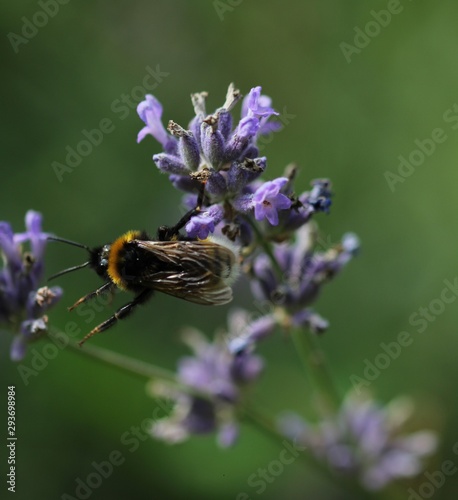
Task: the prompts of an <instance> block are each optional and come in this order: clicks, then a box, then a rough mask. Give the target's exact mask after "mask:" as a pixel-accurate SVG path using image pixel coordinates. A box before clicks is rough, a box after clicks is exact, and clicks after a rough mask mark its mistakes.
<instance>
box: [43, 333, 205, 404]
mask: <svg viewBox="0 0 458 500" xmlns="http://www.w3.org/2000/svg"><path fill="white" fill-rule="evenodd" d="M50 336H52V335H50ZM67 347H68V348H70V349H71V350H72V351H73V352H75V353H77V354H79V355H81V356H85V357H89V358H92V359H96V360H97V361H101V362H102V363H104V364H106V365H108V366H111V367H112V368H116V369H118V370H121V371H122V372H124V373H128V374H129V375H135V376H137V377H141V378H147V379H152V380H159V381H162V382H169V383H170V384H173V385H174V386H175V387H177V388H178V389H181V390H183V391H184V392H187V393H188V394H192V395H194V396H197V397H200V398H203V399H211V398H210V396H209V395H208V394H207V393H205V392H203V391H199V390H197V389H196V388H195V387H190V386H189V385H186V384H183V383H182V382H180V381H179V380H178V379H177V377H176V375H175V373H173V372H171V371H169V370H166V369H165V368H161V367H159V366H156V365H152V364H150V363H146V362H144V361H141V360H139V359H134V358H129V357H128V356H124V355H123V354H118V353H116V352H113V351H110V350H108V349H104V348H102V347H98V346H95V345H90V344H87V343H86V344H84V347H80V346H79V345H78V344H77V343H76V342H73V341H69V343H68V344H67Z"/></svg>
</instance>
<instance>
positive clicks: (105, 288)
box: [68, 281, 116, 311]
mask: <svg viewBox="0 0 458 500" xmlns="http://www.w3.org/2000/svg"><path fill="white" fill-rule="evenodd" d="M115 288H116V285H115V284H114V283H112V282H111V281H108V282H107V283H105V284H104V285H102V286H101V287H100V288H97V290H94V291H93V292H91V293H88V294H87V295H85V296H84V297H81V298H80V299H79V300H77V301H76V302H75V303H74V304H73V305H72V306H71V307H69V308H68V310H69V311H72V310H73V309H75V307H78V306H79V305H80V304H83V302H87V301H88V300H91V299H93V298H94V297H97V296H98V295H101V294H102V293H107V292H110V293H113V292H114V291H115Z"/></svg>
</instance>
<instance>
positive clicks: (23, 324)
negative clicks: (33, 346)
mask: <svg viewBox="0 0 458 500" xmlns="http://www.w3.org/2000/svg"><path fill="white" fill-rule="evenodd" d="M41 221H42V217H41V214H39V213H38V212H34V211H33V210H29V211H28V212H27V214H26V217H25V224H26V231H25V232H24V233H16V234H15V233H13V229H12V227H11V226H10V224H9V223H8V222H0V251H1V254H2V256H3V268H2V269H1V270H0V325H3V328H4V329H6V330H9V331H11V332H12V333H13V335H14V338H13V342H12V344H11V351H10V357H11V359H12V360H14V361H20V360H21V359H22V358H23V357H24V356H25V353H26V349H27V344H28V343H30V342H34V341H36V340H38V339H39V338H41V337H43V335H45V334H46V333H47V331H48V316H47V315H46V312H47V311H48V310H49V309H50V308H51V307H52V306H53V305H54V304H56V302H57V301H58V300H59V299H60V297H61V296H62V290H61V288H59V287H57V286H55V287H51V288H48V287H46V286H44V287H41V288H40V287H39V284H40V282H41V279H42V277H43V270H44V252H45V247H46V238H47V236H48V235H47V234H46V233H44V232H43V231H42V230H41ZM24 243H28V245H29V250H25V249H24V248H23V244H24Z"/></svg>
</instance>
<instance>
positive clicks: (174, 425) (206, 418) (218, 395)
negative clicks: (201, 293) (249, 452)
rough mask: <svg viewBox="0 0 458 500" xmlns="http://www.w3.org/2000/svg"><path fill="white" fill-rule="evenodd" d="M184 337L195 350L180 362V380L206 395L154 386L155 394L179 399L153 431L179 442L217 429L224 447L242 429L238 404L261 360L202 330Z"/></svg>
mask: <svg viewBox="0 0 458 500" xmlns="http://www.w3.org/2000/svg"><path fill="white" fill-rule="evenodd" d="M185 340H186V342H187V343H188V344H189V345H190V347H191V348H192V350H193V351H194V354H193V356H187V357H185V358H182V359H181V360H180V361H179V363H178V380H179V381H180V382H182V383H183V384H185V385H186V386H188V387H190V388H192V389H195V390H197V391H199V392H200V393H202V396H199V395H194V394H189V393H186V392H183V391H180V390H178V389H176V388H174V387H165V386H164V385H155V386H153V387H152V392H153V394H154V395H156V396H157V395H158V394H160V395H163V396H166V397H168V398H170V399H172V400H174V401H175V406H174V409H173V411H172V413H171V415H170V416H169V417H167V418H164V419H161V420H159V421H158V422H156V423H155V424H154V426H153V428H152V430H151V433H152V435H153V436H154V437H157V438H160V439H163V440H165V441H167V442H170V443H174V442H180V441H183V440H185V439H187V438H188V437H189V436H190V435H193V434H208V433H212V432H216V433H217V436H218V442H219V444H220V446H222V447H228V446H231V445H232V444H234V442H235V440H236V438H237V436H238V432H239V430H238V423H237V418H236V405H237V404H238V403H239V402H240V398H241V395H242V394H241V388H242V387H243V386H245V385H246V384H248V383H250V382H252V381H254V380H255V379H256V378H258V377H259V375H260V373H261V370H262V366H263V364H262V361H261V359H260V358H259V357H258V356H255V355H254V354H251V353H249V352H244V353H243V354H242V355H240V356H237V355H234V354H231V353H230V351H229V350H228V349H227V347H226V344H225V343H224V342H222V341H221V340H218V339H216V340H215V341H214V342H213V343H209V342H208V341H207V340H206V339H205V338H204V337H203V335H202V334H201V333H200V332H198V331H197V330H191V329H189V330H188V331H187V335H186V338H185Z"/></svg>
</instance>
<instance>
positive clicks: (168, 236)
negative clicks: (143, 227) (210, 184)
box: [157, 182, 205, 241]
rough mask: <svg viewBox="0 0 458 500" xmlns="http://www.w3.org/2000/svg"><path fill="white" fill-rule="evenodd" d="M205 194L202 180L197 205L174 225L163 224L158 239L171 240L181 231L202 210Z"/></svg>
mask: <svg viewBox="0 0 458 500" xmlns="http://www.w3.org/2000/svg"><path fill="white" fill-rule="evenodd" d="M204 196H205V182H201V184H200V188H199V194H198V196H197V205H196V206H195V207H194V208H192V209H191V210H189V212H187V213H185V214H184V215H183V217H182V218H181V219H180V220H179V221H178V222H177V223H176V224H175V225H174V226H172V227H168V226H161V227H159V229H158V230H157V239H158V240H159V241H170V240H172V239H173V238H174V237H175V236H177V234H178V233H179V232H180V229H182V228H183V227H184V226H185V225H186V224H187V223H188V222H189V220H190V219H191V218H192V217H194V216H195V215H197V214H198V213H199V212H200V211H201V210H202V205H203V203H204Z"/></svg>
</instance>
